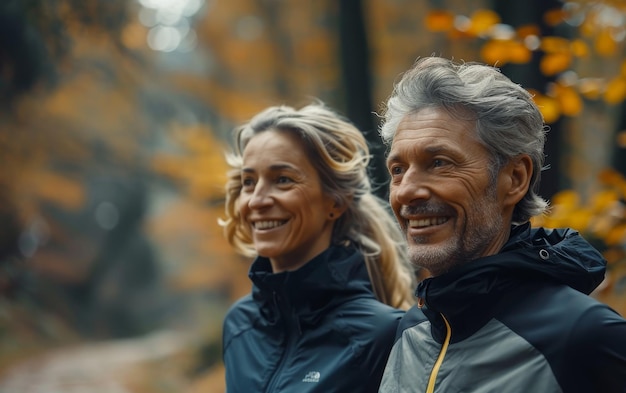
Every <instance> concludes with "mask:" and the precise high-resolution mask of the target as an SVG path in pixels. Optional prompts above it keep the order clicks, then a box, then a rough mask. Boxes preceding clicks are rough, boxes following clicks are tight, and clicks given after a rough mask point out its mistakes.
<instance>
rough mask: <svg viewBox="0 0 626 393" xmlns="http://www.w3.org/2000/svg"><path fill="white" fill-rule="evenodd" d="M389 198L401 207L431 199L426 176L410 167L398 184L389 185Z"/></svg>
mask: <svg viewBox="0 0 626 393" xmlns="http://www.w3.org/2000/svg"><path fill="white" fill-rule="evenodd" d="M389 195H390V197H391V198H392V199H395V201H396V202H397V203H399V204H401V205H411V204H412V203H415V202H416V201H420V200H426V199H429V198H430V197H431V189H430V187H429V183H428V175H427V174H425V173H423V172H421V171H419V170H418V169H416V168H414V167H411V168H409V170H407V171H406V173H405V174H404V176H402V179H401V180H400V182H398V183H393V182H392V183H391V186H390V193H389Z"/></svg>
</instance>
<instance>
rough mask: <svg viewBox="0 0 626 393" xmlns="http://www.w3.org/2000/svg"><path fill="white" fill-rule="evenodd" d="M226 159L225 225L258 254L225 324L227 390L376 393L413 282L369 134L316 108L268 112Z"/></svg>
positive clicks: (247, 250)
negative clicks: (375, 171) (373, 169)
mask: <svg viewBox="0 0 626 393" xmlns="http://www.w3.org/2000/svg"><path fill="white" fill-rule="evenodd" d="M228 159H229V163H230V164H231V165H232V166H233V168H234V169H233V170H232V171H231V172H230V174H229V181H228V184H227V187H226V188H227V196H226V219H225V220H223V221H221V222H220V223H221V225H222V226H223V227H224V229H225V233H226V237H227V239H228V241H229V242H230V243H231V244H232V245H233V246H234V247H235V249H237V250H238V251H239V252H241V253H243V254H244V255H248V256H256V259H255V260H254V263H253V264H252V266H251V268H250V272H249V274H248V275H249V277H250V279H251V280H252V283H253V289H252V293H251V294H250V295H248V296H246V297H244V298H243V299H241V300H239V301H238V302H237V303H235V304H234V305H233V306H232V307H231V309H230V310H229V312H228V314H227V316H226V318H225V321H224V331H223V350H224V364H225V367H226V386H227V391H228V392H229V393H239V392H241V393H250V392H279V391H280V392H298V393H303V392H325V393H327V392H377V391H378V384H379V383H380V379H381V376H382V372H383V369H384V366H385V362H386V360H387V356H388V354H389V351H390V348H391V346H392V344H393V340H394V335H395V331H396V327H397V323H398V320H399V318H400V317H401V316H402V315H403V311H402V310H401V309H407V308H408V307H409V306H410V305H411V304H412V302H413V300H412V294H411V291H412V287H413V282H412V281H413V277H414V275H413V273H412V271H411V268H410V267H409V265H408V264H407V263H406V262H405V261H406V258H405V254H404V251H403V250H404V247H403V245H402V244H403V238H402V235H401V234H400V232H399V230H398V228H397V224H396V223H395V221H394V220H393V219H392V218H391V216H390V215H389V214H388V212H387V210H386V209H385V207H384V206H385V205H384V203H383V202H381V201H380V200H379V199H378V198H376V197H375V196H374V195H373V194H372V193H371V188H370V183H369V180H368V176H367V165H368V162H369V150H368V147H367V143H366V141H365V139H364V137H363V135H362V134H361V132H360V131H359V130H358V129H356V128H355V127H354V126H353V125H352V124H350V123H349V122H347V121H346V120H344V119H342V118H341V117H339V116H338V115H337V114H335V113H334V112H332V111H331V110H329V109H328V108H326V107H324V106H323V105H322V104H320V103H316V104H312V105H309V106H306V107H304V108H302V109H300V110H295V109H293V108H290V107H285V106H280V107H271V108H268V109H266V110H264V111H263V112H261V113H259V114H258V115H256V116H255V117H254V118H253V119H252V120H251V121H250V122H249V123H248V124H246V125H244V126H242V127H240V128H238V129H237V130H236V142H235V152H234V153H233V154H232V155H230V156H229V157H228Z"/></svg>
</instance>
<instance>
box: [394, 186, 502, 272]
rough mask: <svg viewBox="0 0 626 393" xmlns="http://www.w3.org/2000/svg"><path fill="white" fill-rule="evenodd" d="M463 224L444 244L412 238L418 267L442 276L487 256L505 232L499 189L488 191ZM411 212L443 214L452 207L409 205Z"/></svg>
mask: <svg viewBox="0 0 626 393" xmlns="http://www.w3.org/2000/svg"><path fill="white" fill-rule="evenodd" d="M470 206H471V210H469V211H468V212H467V216H466V220H465V222H464V223H463V225H462V226H461V227H460V228H458V229H457V231H455V234H454V236H453V237H450V238H449V239H448V240H447V241H446V242H445V243H444V244H438V245H428V244H427V242H428V239H427V238H426V237H422V236H414V237H412V238H411V240H412V243H413V244H410V245H409V247H408V255H409V259H410V261H411V263H412V264H413V265H414V266H418V267H422V268H425V269H427V270H428V271H429V272H430V273H431V274H433V275H440V274H442V273H445V272H447V271H449V270H450V269H453V268H455V267H457V266H461V265H463V264H465V263H467V262H469V261H472V260H474V259H477V258H479V257H481V256H483V253H484V252H485V250H486V249H487V248H488V247H489V246H490V244H491V242H492V241H493V240H494V239H496V238H498V234H499V233H500V232H501V231H502V230H503V222H504V220H503V218H502V216H501V212H500V206H499V205H498V203H497V200H496V189H495V186H493V187H489V188H488V189H487V190H485V198H480V199H479V200H477V201H475V202H474V203H473V204H471V205H470ZM405 208H406V209H407V211H409V212H411V211H414V210H419V211H420V212H422V213H431V214H435V213H438V214H441V213H444V212H445V211H447V210H450V209H451V208H448V207H447V206H445V205H440V204H434V203H432V202H426V203H425V205H422V206H419V207H416V206H411V207H409V206H407V207H405Z"/></svg>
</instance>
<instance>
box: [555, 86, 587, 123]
mask: <svg viewBox="0 0 626 393" xmlns="http://www.w3.org/2000/svg"><path fill="white" fill-rule="evenodd" d="M554 96H555V98H556V100H557V101H558V103H559V106H560V108H561V113H562V114H564V115H565V116H577V115H579V114H580V113H581V112H582V109H583V100H582V98H580V95H579V94H578V92H577V91H576V90H575V89H574V88H573V87H571V86H564V85H562V84H559V83H557V84H555V85H554Z"/></svg>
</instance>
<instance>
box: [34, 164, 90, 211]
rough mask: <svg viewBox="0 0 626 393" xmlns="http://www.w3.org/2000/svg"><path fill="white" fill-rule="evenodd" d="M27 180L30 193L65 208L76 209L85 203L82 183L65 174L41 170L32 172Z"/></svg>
mask: <svg viewBox="0 0 626 393" xmlns="http://www.w3.org/2000/svg"><path fill="white" fill-rule="evenodd" d="M27 182H28V183H29V184H28V186H27V187H28V189H29V190H30V195H31V196H32V197H35V198H39V199H42V200H44V201H46V202H50V203H53V204H55V205H57V206H60V207H62V208H64V209H66V210H78V209H80V208H81V207H82V206H83V204H84V203H85V188H84V186H83V184H82V183H81V182H80V181H79V180H77V179H72V178H70V177H68V176H66V175H62V174H59V173H55V172H51V171H47V170H42V171H39V172H36V173H33V174H32V177H30V178H29V179H28V180H27Z"/></svg>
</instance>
